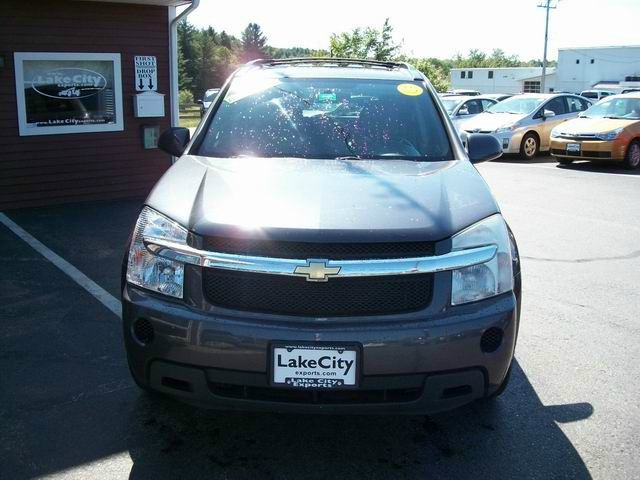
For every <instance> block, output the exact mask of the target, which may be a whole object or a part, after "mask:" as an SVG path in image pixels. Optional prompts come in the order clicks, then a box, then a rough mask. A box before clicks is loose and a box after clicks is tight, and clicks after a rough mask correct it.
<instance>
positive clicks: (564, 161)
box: [558, 158, 573, 165]
mask: <svg viewBox="0 0 640 480" xmlns="http://www.w3.org/2000/svg"><path fill="white" fill-rule="evenodd" d="M558 163H559V164H560V165H571V164H572V163H573V160H571V159H569V158H562V159H558Z"/></svg>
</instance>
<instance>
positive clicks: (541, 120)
mask: <svg viewBox="0 0 640 480" xmlns="http://www.w3.org/2000/svg"><path fill="white" fill-rule="evenodd" d="M590 106H591V101H590V100H588V99H586V98H582V97H580V96H578V95H572V94H543V93H540V94H532V93H524V94H521V95H514V96H512V97H510V98H507V99H506V100H503V101H502V102H498V103H495V104H494V105H491V106H489V107H488V108H487V109H486V110H485V111H484V112H482V113H480V114H478V115H476V116H475V117H474V118H471V119H468V120H464V121H461V122H458V124H457V127H458V129H459V130H460V131H463V132H466V133H468V134H471V133H485V134H490V135H493V136H494V137H495V138H497V139H498V141H499V142H500V145H502V149H503V152H504V153H515V154H520V156H521V157H522V158H523V159H525V160H531V159H532V158H533V157H535V156H536V155H537V154H538V153H539V152H541V151H548V150H549V149H550V143H551V130H552V129H553V128H554V127H555V126H557V125H559V124H560V123H562V122H565V121H567V120H570V119H572V118H575V117H577V116H578V114H580V112H584V111H585V110H587V109H588V108H589V107H590Z"/></svg>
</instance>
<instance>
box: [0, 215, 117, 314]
mask: <svg viewBox="0 0 640 480" xmlns="http://www.w3.org/2000/svg"><path fill="white" fill-rule="evenodd" d="M0 223H2V224H3V225H4V226H6V227H7V228H8V229H9V230H11V231H12V232H13V233H15V234H16V235H17V236H18V237H20V238H21V239H22V240H24V242H25V243H27V244H28V245H29V246H30V247H31V248H33V249H34V250H35V251H36V252H38V253H39V254H40V255H42V256H43V257H44V258H46V259H47V260H49V261H50V262H51V263H53V264H54V265H55V266H56V267H58V268H59V269H60V270H62V272H64V273H65V274H66V275H67V276H68V277H69V278H71V280H73V281H74V282H76V283H77V284H78V285H80V286H81V287H82V288H84V289H85V290H86V291H87V292H89V293H90V294H91V295H93V296H94V297H95V299H96V300H98V301H99V302H100V303H102V304H103V305H104V306H105V307H107V308H108V309H109V310H111V311H112V312H113V313H114V315H116V316H117V317H118V318H121V316H122V307H121V304H120V301H119V300H118V299H117V298H115V297H114V296H113V295H111V294H110V293H109V292H107V291H106V290H105V289H104V288H102V287H101V286H100V285H98V284H97V283H96V282H94V281H93V280H91V279H90V278H89V277H87V276H86V275H85V274H84V273H82V272H81V271H80V270H78V269H77V268H76V267H74V266H73V265H71V264H70V263H69V262H67V261H66V260H65V259H64V258H62V257H61V256H60V255H58V254H57V253H55V252H53V251H51V250H50V249H49V248H48V247H47V246H46V245H44V244H43V243H42V242H40V241H39V240H38V239H37V238H35V237H34V236H32V235H31V234H30V233H29V232H27V231H26V230H24V229H23V228H22V227H21V226H20V225H18V224H17V223H15V222H14V221H13V220H11V219H10V218H9V217H7V216H6V215H5V214H4V213H1V212H0Z"/></svg>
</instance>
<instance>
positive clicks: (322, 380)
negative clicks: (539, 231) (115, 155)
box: [122, 59, 520, 414]
mask: <svg viewBox="0 0 640 480" xmlns="http://www.w3.org/2000/svg"><path fill="white" fill-rule="evenodd" d="M159 146H160V148H162V149H163V150H165V151H166V152H168V153H170V154H172V155H173V156H175V157H179V159H178V160H177V161H176V162H175V163H174V164H173V166H172V167H171V168H170V169H169V170H168V171H167V172H166V173H165V175H164V176H163V177H162V178H161V179H160V181H159V182H158V183H157V185H156V186H155V187H154V189H153V191H152V192H151V194H150V195H149V197H148V198H147V200H146V201H145V204H144V207H143V208H142V211H141V212H140V216H139V218H138V220H137V223H136V225H135V228H134V230H133V233H132V235H131V240H130V242H129V244H128V248H127V252H126V254H125V258H124V262H123V272H122V305H123V322H124V339H125V343H126V350H127V356H128V362H129V367H130V370H131V373H132V375H133V378H134V380H135V382H136V383H137V384H138V385H139V386H140V387H141V388H142V389H144V390H147V391H154V392H161V393H164V394H169V395H171V396H174V397H178V398H180V399H182V400H184V401H187V402H190V403H193V404H197V405H202V406H209V407H213V408H219V409H239V410H270V411H275V410H277V411H287V412H331V413H411V414H426V413H432V412H436V411H441V410H446V409H450V408H454V407H458V406H460V405H463V404H465V403H468V402H470V401H473V400H476V399H480V398H494V397H496V396H497V395H499V394H500V393H501V392H502V391H503V390H504V388H505V386H506V384H507V382H508V379H509V375H510V372H511V364H512V361H513V355H514V348H515V344H516V337H517V334H518V324H519V311H520V268H519V257H518V250H517V247H516V243H515V240H514V237H513V235H512V234H511V231H510V230H509V227H508V226H507V224H506V223H505V220H504V219H503V217H502V215H501V213H500V209H499V208H498V206H497V204H496V201H495V200H494V198H493V197H492V195H491V192H490V191H489V188H488V187H487V185H486V184H485V182H484V180H483V179H482V177H481V176H480V174H479V173H478V172H477V170H476V168H475V167H474V165H473V164H474V163H478V162H482V161H486V160H492V159H494V158H497V157H498V156H500V154H501V153H502V146H501V145H500V144H499V143H498V141H497V140H496V139H495V138H494V137H493V136H490V135H482V134H471V135H469V136H468V137H467V141H466V148H465V147H463V145H462V144H461V141H460V138H459V137H458V134H457V133H456V130H455V129H454V127H453V125H452V123H451V120H450V119H449V116H448V115H447V112H446V111H445V109H444V108H443V106H442V103H441V102H440V100H439V99H438V96H437V94H436V92H435V90H434V89H433V87H432V86H431V84H430V83H429V82H428V80H427V79H426V78H425V77H424V75H423V74H422V73H420V72H419V71H418V70H416V69H415V68H413V67H412V66H410V65H407V64H404V63H395V62H377V61H366V60H343V59H286V60H258V61H254V62H251V63H249V64H247V65H245V66H243V67H241V68H240V69H238V70H237V71H236V72H235V73H234V74H233V75H232V76H231V78H230V79H229V80H228V81H227V83H226V84H225V85H224V86H223V87H222V89H221V91H220V93H219V95H218V96H217V97H216V99H215V101H214V104H213V105H212V107H211V108H209V109H208V111H207V112H206V114H205V117H204V118H203V120H202V122H201V124H200V125H199V127H198V128H197V130H196V131H195V133H194V135H193V138H190V134H189V130H187V129H184V128H172V129H169V130H168V131H166V132H164V133H163V134H162V135H161V137H160V140H159Z"/></svg>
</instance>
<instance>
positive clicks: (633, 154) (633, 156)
mask: <svg viewBox="0 0 640 480" xmlns="http://www.w3.org/2000/svg"><path fill="white" fill-rule="evenodd" d="M639 167H640V141H638V140H634V141H633V142H631V144H630V145H629V148H627V154H626V155H625V157H624V168H626V169H627V170H636V169H637V168H639Z"/></svg>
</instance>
